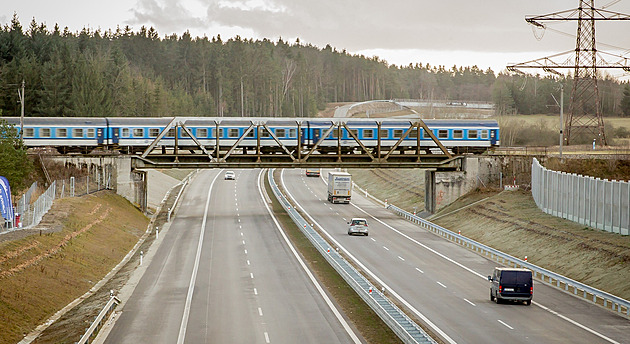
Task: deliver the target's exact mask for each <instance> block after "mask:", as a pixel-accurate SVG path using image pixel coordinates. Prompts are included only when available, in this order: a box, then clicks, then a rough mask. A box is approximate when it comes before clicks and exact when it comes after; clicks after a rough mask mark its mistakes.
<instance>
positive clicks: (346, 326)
mask: <svg viewBox="0 0 630 344" xmlns="http://www.w3.org/2000/svg"><path fill="white" fill-rule="evenodd" d="M283 173H284V170H282V173H281V178H282V175H283ZM262 175H263V171H262V170H261V171H260V174H259V175H258V178H259V180H260V178H261V177H262ZM283 184H284V183H283ZM258 192H259V193H260V197H261V198H262V199H263V200H264V196H263V194H262V189H261V187H260V183H258ZM263 203H265V208H267V212H268V213H269V216H271V219H272V220H273V223H275V225H276V228H277V229H278V231H279V232H280V234H281V235H282V238H283V239H284V241H285V243H286V244H287V246H289V249H290V250H291V252H292V253H293V256H295V259H297V261H298V262H299V263H300V266H301V267H302V269H303V270H304V272H306V275H308V277H309V279H310V280H311V282H313V285H314V286H315V288H316V289H317V291H318V292H319V294H320V295H321V296H322V298H323V299H324V301H325V302H326V304H327V305H328V307H329V308H330V310H331V311H332V312H333V314H335V317H337V320H339V323H341V326H343V328H344V329H345V330H346V332H347V333H348V335H349V336H350V338H351V339H352V341H353V342H354V343H357V344H360V343H361V340H360V339H359V337H358V336H357V335H356V334H355V333H354V331H353V330H352V328H351V327H350V325H349V324H348V322H347V321H346V319H344V318H343V316H342V315H341V313H340V312H339V310H338V309H337V307H335V305H334V304H333V303H332V301H331V300H330V298H329V297H328V295H326V292H324V289H323V288H322V286H321V285H320V284H319V282H318V281H317V280H316V279H315V276H313V273H312V272H311V271H310V270H309V269H308V267H307V266H306V264H305V263H304V261H303V260H302V258H301V257H300V255H299V254H298V253H297V251H296V250H295V248H294V247H293V244H291V241H289V238H288V237H287V236H286V234H285V233H284V231H283V230H282V227H281V226H280V223H278V220H277V219H276V217H275V216H273V213H272V212H271V209H270V208H269V205H268V204H267V203H266V202H263Z"/></svg>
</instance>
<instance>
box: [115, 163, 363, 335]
mask: <svg viewBox="0 0 630 344" xmlns="http://www.w3.org/2000/svg"><path fill="white" fill-rule="evenodd" d="M218 173H219V171H218V170H205V171H202V172H200V175H199V176H197V178H195V179H194V181H193V182H192V184H191V185H190V186H189V187H188V188H187V190H186V192H185V193H184V198H183V201H182V204H181V206H180V208H179V212H178V214H177V217H176V218H175V219H174V221H173V223H172V225H171V227H170V229H169V230H168V232H167V233H166V236H165V237H164V238H163V242H162V243H161V245H160V247H159V248H158V250H157V252H156V254H155V256H154V257H153V258H152V261H151V263H150V265H149V266H148V268H147V271H146V272H145V274H144V276H143V277H142V279H141V280H140V282H139V284H138V286H137V288H136V289H135V291H134V292H133V295H132V296H131V298H130V299H129V301H128V302H127V303H126V304H125V306H124V308H123V311H122V314H121V315H120V317H119V318H118V320H117V322H116V324H115V326H114V327H113V329H112V330H111V332H110V334H109V336H108V337H107V339H106V343H178V341H179V342H180V343H352V342H353V339H352V337H351V335H350V334H349V332H348V331H347V330H346V329H345V328H344V326H343V325H342V323H341V322H340V321H339V320H338V318H337V317H336V316H335V314H334V313H333V311H332V310H331V308H330V307H329V305H328V304H327V303H326V302H325V301H324V299H323V298H322V296H321V295H320V293H319V292H318V291H317V289H316V287H315V286H314V284H313V282H312V281H311V279H310V278H309V277H308V276H307V274H306V273H305V271H304V270H303V268H302V267H301V266H300V264H299V262H298V261H297V259H296V258H295V256H294V255H293V253H292V252H291V250H290V248H289V247H288V245H287V244H286V243H285V241H284V239H283V237H282V235H281V234H280V232H279V231H278V229H277V228H276V225H275V224H274V222H273V221H272V219H271V217H270V215H269V214H268V212H267V210H266V208H265V206H264V201H263V200H262V198H261V197H260V195H259V192H258V188H257V177H258V174H259V170H243V171H236V180H223V174H220V175H218V177H217V178H216V179H215V176H217V174H218ZM213 180H215V181H214V184H213ZM210 189H212V190H211V193H210V194H209V190H210ZM200 239H201V240H200ZM196 265H197V268H196V269H195V266H196ZM194 272H196V275H195V274H194ZM191 287H192V288H191ZM355 339H356V337H355ZM355 341H358V339H356V340H355Z"/></svg>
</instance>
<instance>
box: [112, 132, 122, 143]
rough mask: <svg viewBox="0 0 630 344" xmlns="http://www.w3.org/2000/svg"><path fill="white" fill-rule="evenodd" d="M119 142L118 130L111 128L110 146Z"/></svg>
mask: <svg viewBox="0 0 630 344" xmlns="http://www.w3.org/2000/svg"><path fill="white" fill-rule="evenodd" d="M119 141H120V128H112V144H114V145H118V142H119Z"/></svg>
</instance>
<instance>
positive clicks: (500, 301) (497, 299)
mask: <svg viewBox="0 0 630 344" xmlns="http://www.w3.org/2000/svg"><path fill="white" fill-rule="evenodd" d="M495 301H497V305H498V304H500V303H502V302H503V300H501V298H500V297H498V296H497V298H496V300H495Z"/></svg>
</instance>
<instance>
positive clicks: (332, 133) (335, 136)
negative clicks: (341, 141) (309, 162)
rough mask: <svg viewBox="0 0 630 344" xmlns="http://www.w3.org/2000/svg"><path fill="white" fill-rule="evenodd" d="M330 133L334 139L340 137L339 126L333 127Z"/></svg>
mask: <svg viewBox="0 0 630 344" xmlns="http://www.w3.org/2000/svg"><path fill="white" fill-rule="evenodd" d="M330 135H331V136H332V138H333V139H336V138H338V137H339V128H335V129H333V131H332V132H331V134H330ZM331 136H329V137H331Z"/></svg>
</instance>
